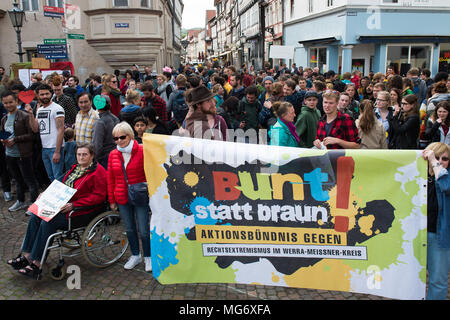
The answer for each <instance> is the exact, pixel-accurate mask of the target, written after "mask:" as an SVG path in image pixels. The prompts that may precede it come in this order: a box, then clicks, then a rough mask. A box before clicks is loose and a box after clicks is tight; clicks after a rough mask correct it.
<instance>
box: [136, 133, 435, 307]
mask: <svg viewBox="0 0 450 320" xmlns="http://www.w3.org/2000/svg"><path fill="white" fill-rule="evenodd" d="M143 140H144V158H145V171H146V176H147V181H148V183H149V193H150V206H151V210H152V219H151V237H152V238H151V250H152V263H153V275H154V277H155V278H156V279H157V280H158V281H159V282H160V283H162V284H174V283H242V284H259V285H272V286H284V287H293V288H311V289H321V290H336V291H346V292H358V293H367V294H373V295H379V296H384V297H388V298H395V299H423V298H424V297H425V287H426V286H425V283H426V239H427V234H426V226H427V218H426V201H427V200H426V194H427V192H426V181H427V165H426V162H425V161H424V160H423V159H422V158H421V153H420V151H410V150H409V151H406V150H405V151H391V150H383V151H374V150H341V151H327V150H310V149H299V148H285V147H275V146H265V145H254V144H241V143H233V142H220V141H210V140H201V139H191V138H185V137H175V136H160V135H152V134H145V135H144V139H143Z"/></svg>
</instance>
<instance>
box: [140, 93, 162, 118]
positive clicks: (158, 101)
mask: <svg viewBox="0 0 450 320" xmlns="http://www.w3.org/2000/svg"><path fill="white" fill-rule="evenodd" d="M142 101H143V102H144V108H145V107H152V108H153V109H155V111H156V114H157V115H158V117H159V120H161V121H162V122H163V123H166V122H167V121H168V117H167V107H166V102H165V101H164V100H163V98H161V97H160V96H158V95H157V94H156V93H154V95H153V98H152V99H145V98H144V97H143V98H142Z"/></svg>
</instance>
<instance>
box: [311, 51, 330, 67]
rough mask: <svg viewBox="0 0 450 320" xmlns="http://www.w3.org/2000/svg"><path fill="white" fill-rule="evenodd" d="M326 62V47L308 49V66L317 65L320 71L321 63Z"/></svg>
mask: <svg viewBox="0 0 450 320" xmlns="http://www.w3.org/2000/svg"><path fill="white" fill-rule="evenodd" d="M326 63H327V48H311V49H309V66H310V67H311V68H315V67H319V69H320V71H321V72H322V69H323V65H324V64H326Z"/></svg>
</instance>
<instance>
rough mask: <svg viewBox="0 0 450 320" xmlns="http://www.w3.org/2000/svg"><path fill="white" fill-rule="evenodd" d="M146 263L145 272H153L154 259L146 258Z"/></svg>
mask: <svg viewBox="0 0 450 320" xmlns="http://www.w3.org/2000/svg"><path fill="white" fill-rule="evenodd" d="M144 262H145V272H150V271H152V258H150V257H144Z"/></svg>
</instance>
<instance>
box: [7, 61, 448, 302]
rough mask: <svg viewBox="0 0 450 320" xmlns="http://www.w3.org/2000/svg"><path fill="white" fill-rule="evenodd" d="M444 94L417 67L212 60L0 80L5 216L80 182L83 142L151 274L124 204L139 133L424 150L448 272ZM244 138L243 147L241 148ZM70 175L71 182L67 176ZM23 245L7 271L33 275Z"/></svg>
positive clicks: (139, 219) (136, 257)
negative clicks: (26, 82)
mask: <svg viewBox="0 0 450 320" xmlns="http://www.w3.org/2000/svg"><path fill="white" fill-rule="evenodd" d="M24 92H25V93H26V92H33V93H34V100H33V101H32V102H30V103H25V102H23V101H22V100H21V99H20V97H21V94H23V93H24ZM449 92H450V79H449V75H448V74H447V73H445V72H440V73H437V74H436V75H435V76H434V78H431V72H430V71H429V70H427V69H423V70H419V69H418V68H412V69H411V70H409V71H408V73H407V75H406V76H401V75H398V74H396V73H395V72H394V69H393V68H388V69H387V71H386V73H385V74H383V73H376V74H374V73H372V72H371V73H370V74H369V75H368V76H363V75H362V74H361V73H360V72H359V71H354V72H353V73H344V74H342V75H339V74H336V73H335V72H334V71H328V72H326V73H324V74H321V73H320V72H319V69H318V68H302V67H298V68H297V67H296V66H295V64H294V65H293V66H292V68H291V69H289V68H287V67H286V65H283V66H277V67H276V68H274V69H271V68H270V67H268V66H267V67H265V68H264V69H263V70H259V71H256V70H255V69H254V68H253V67H250V68H247V66H246V65H243V66H241V67H240V68H237V67H235V66H232V65H230V64H225V66H219V65H218V64H217V62H215V63H212V62H207V63H205V64H204V65H203V66H202V65H200V66H192V65H189V64H187V65H185V66H181V67H180V68H179V69H177V70H176V69H174V68H170V67H165V68H164V69H163V70H162V72H161V73H159V74H158V73H156V72H155V71H152V72H150V68H148V67H146V68H144V72H142V73H141V72H139V68H138V66H137V65H133V66H132V67H131V68H130V70H126V71H125V72H124V73H123V75H121V74H120V72H119V71H116V72H115V73H114V74H103V75H96V74H92V75H90V76H89V78H88V79H86V80H85V82H84V83H80V79H79V78H78V77H77V76H75V75H71V74H70V73H68V72H66V71H65V72H63V74H57V73H54V74H52V75H50V76H48V77H47V78H45V79H42V77H40V75H39V74H38V75H35V76H34V77H33V81H32V84H31V86H30V87H29V88H25V87H24V86H23V84H22V83H21V82H20V80H17V79H12V80H10V79H9V78H8V77H7V76H6V75H3V78H2V80H1V82H0V96H1V105H0V112H1V113H2V114H1V130H2V131H1V133H0V134H1V137H0V138H1V139H0V140H1V142H2V144H0V148H1V150H0V157H1V158H0V167H1V168H0V170H1V173H2V174H1V182H2V188H3V192H4V197H5V200H6V201H11V200H12V195H11V180H12V179H13V180H14V181H15V185H16V189H17V191H16V196H17V201H16V202H15V203H14V204H13V205H12V206H10V207H9V211H11V212H15V211H19V210H22V209H25V208H27V207H28V204H27V203H26V202H25V190H27V189H28V190H29V192H30V202H33V201H34V200H35V199H36V198H37V197H38V195H39V190H42V189H45V187H46V186H48V184H49V183H51V182H52V181H53V180H55V179H58V180H61V179H63V177H65V178H64V179H65V180H63V181H67V180H69V182H71V183H72V184H73V181H74V180H77V179H81V177H83V175H84V174H86V171H85V170H86V168H87V167H83V166H80V159H81V158H80V157H81V155H80V154H79V150H80V146H84V148H86V147H87V146H89V148H91V149H89V148H88V149H89V150H92V153H90V152H85V153H86V157H87V156H88V155H87V154H90V155H92V159H91V163H90V164H89V165H90V166H92V165H93V164H95V166H97V165H99V166H101V167H103V168H104V169H105V170H106V176H107V181H108V183H107V189H108V190H107V192H106V191H105V195H104V196H105V199H104V200H105V201H106V199H108V201H109V203H110V206H111V208H113V209H118V210H119V211H120V213H121V215H123V221H124V223H125V225H126V229H127V236H128V238H129V240H130V244H131V251H132V256H131V258H130V260H129V261H128V263H127V264H126V265H125V267H126V268H127V269H131V268H133V267H135V266H136V265H137V264H138V263H140V262H141V260H142V257H141V255H140V251H139V242H138V237H137V235H138V234H139V235H140V237H141V241H142V246H143V249H142V251H143V254H144V258H145V262H146V270H151V262H150V258H149V257H150V247H149V245H148V243H149V241H148V239H149V234H148V230H149V228H148V224H149V220H148V206H140V205H133V204H131V203H129V199H128V198H127V196H126V186H127V184H130V183H141V182H145V175H144V173H143V164H142V161H143V157H142V139H143V135H144V133H152V134H163V135H170V134H180V135H189V136H191V137H195V138H204V139H215V140H223V141H234V142H236V141H239V142H245V143H260V144H270V145H276V146H285V147H299V148H316V149H412V150H417V149H421V150H424V151H423V157H424V158H425V159H427V160H429V163H430V171H429V177H430V178H429V184H430V188H429V189H428V192H429V196H428V201H429V205H428V220H429V221H428V222H429V226H428V231H429V234H430V233H434V234H435V235H436V237H437V238H438V239H439V241H437V242H436V243H438V244H436V245H435V246H429V247H428V250H429V252H430V250H433V253H434V254H433V255H431V254H430V253H429V256H433V257H436V258H433V261H434V263H437V264H439V265H441V266H442V265H447V266H448V261H447V260H450V257H449V252H450V251H449V249H450V240H449V234H450V226H449V225H450V222H449V214H450V209H447V207H446V203H447V202H446V200H445V199H446V197H447V195H446V188H447V182H445V181H448V177H449V175H448V172H447V170H446V169H447V166H448V161H449V159H448V156H449V154H450V152H449V150H448V148H449V145H450V130H449V126H450V117H449V111H450V93H449ZM252 134H253V136H252ZM240 136H244V139H243V140H239V137H240ZM253 137H256V138H255V139H253ZM90 146H92V147H90ZM82 162H83V161H81V163H82ZM436 167H439V169H440V170H439V171H436V170H434V169H435V168H436ZM441 169H442V170H441ZM97 170H98V169H97ZM68 172H72V173H73V174H74V177H71V178H70V179H67V173H68ZM74 172H75V173H74ZM128 180H129V181H128ZM443 181H444V182H443ZM435 185H436V187H434V186H435ZM430 192H431V193H430ZM433 192H434V193H433ZM433 199H434V200H433ZM439 199H441V200H442V201H441V200H439ZM438 200H439V201H438ZM430 201H434V203H433V204H430ZM135 216H136V218H135ZM430 217H434V218H430ZM136 223H137V225H138V228H136ZM32 229H33V230H36V229H37V228H36V226H34V227H33V228H32ZM137 230H139V231H137ZM31 236H32V235H30V237H31ZM23 249H24V252H25V253H26V254H25V255H23V256H19V257H18V258H17V259H12V260H10V261H8V263H9V264H11V265H13V266H14V267H16V268H18V270H21V271H20V272H22V273H24V274H26V273H27V272H28V273H31V274H33V271H32V270H34V269H33V267H30V265H33V263H32V262H31V260H36V257H39V254H35V255H32V256H33V258H32V259H30V258H29V256H30V253H31V252H30V251H32V246H30V244H29V243H28V247H24V248H23ZM436 252H439V254H436ZM24 257H25V258H24ZM24 268H28V269H24ZM441 269H442V270H443V269H444V268H441ZM27 270H28V271H27ZM430 270H431V269H430ZM432 270H434V271H430V272H434V274H436V273H440V278H439V279H438V277H436V278H434V277H433V278H430V279H431V280H430V281H431V282H432V285H430V290H429V296H430V297H433V298H445V296H446V292H447V287H446V283H447V280H445V290H444V289H443V286H444V284H443V280H442V277H443V276H444V275H443V271H442V270H441V271H436V270H437V268H434V269H432ZM445 276H447V275H446V274H445ZM436 279H438V280H436ZM435 284H436V286H437V287H436V288H438V289H436V288H435V287H434V285H435ZM439 290H440V291H439ZM443 290H444V291H445V292H444V291H443ZM444 293H445V294H444Z"/></svg>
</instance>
